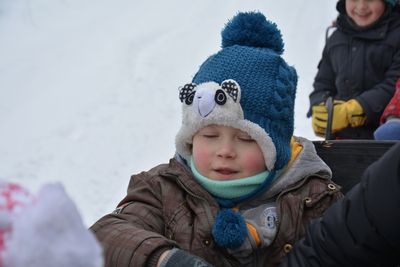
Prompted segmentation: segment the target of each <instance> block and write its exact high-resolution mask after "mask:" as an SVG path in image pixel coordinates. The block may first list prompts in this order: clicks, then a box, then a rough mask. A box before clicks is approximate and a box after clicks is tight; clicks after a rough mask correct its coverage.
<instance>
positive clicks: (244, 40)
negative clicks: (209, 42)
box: [221, 12, 284, 54]
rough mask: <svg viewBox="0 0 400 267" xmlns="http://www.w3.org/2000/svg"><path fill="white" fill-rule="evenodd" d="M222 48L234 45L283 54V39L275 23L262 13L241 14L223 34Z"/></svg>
mask: <svg viewBox="0 0 400 267" xmlns="http://www.w3.org/2000/svg"><path fill="white" fill-rule="evenodd" d="M221 36H222V48H226V47H229V46H233V45H241V46H249V47H260V48H269V49H272V50H274V51H275V52H276V53H278V54H282V53H283V47H284V43H283V39H282V34H281V32H280V31H279V29H278V27H277V26H276V24H275V23H273V22H271V21H269V20H267V19H266V18H265V16H264V15H263V14H262V13H260V12H241V13H238V14H237V15H236V16H235V17H233V19H231V20H230V21H229V22H228V23H227V24H226V25H225V28H224V29H223V31H222V32H221Z"/></svg>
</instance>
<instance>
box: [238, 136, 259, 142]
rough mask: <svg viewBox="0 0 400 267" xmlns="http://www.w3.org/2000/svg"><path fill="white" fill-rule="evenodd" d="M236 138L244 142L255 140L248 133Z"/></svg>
mask: <svg viewBox="0 0 400 267" xmlns="http://www.w3.org/2000/svg"><path fill="white" fill-rule="evenodd" d="M238 139H239V140H240V141H244V142H255V140H254V139H253V138H251V136H250V135H243V136H238Z"/></svg>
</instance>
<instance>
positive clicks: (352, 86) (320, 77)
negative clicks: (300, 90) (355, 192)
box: [308, 1, 400, 139]
mask: <svg viewBox="0 0 400 267" xmlns="http://www.w3.org/2000/svg"><path fill="white" fill-rule="evenodd" d="M337 8H338V11H339V13H340V14H339V17H338V19H337V30H336V31H334V32H333V34H332V35H331V36H330V38H329V39H328V40H327V42H326V45H325V48H324V50H323V54H322V59H321V61H320V63H319V65H318V73H317V75H316V77H315V80H314V91H313V92H312V93H311V94H310V104H311V107H312V106H313V105H318V104H320V103H322V102H324V101H325V100H326V99H327V97H328V96H332V97H334V98H335V99H339V100H345V101H347V100H349V99H356V100H357V101H358V102H359V103H360V104H361V106H362V108H363V110H364V112H365V114H366V116H367V121H366V124H365V125H364V126H362V127H357V128H350V127H349V128H346V129H344V130H343V131H339V132H338V133H336V137H339V138H347V139H372V138H373V136H372V133H373V131H374V129H376V128H377V127H378V126H379V119H380V116H381V114H382V112H383V110H384V108H385V107H386V105H387V104H388V102H389V100H390V99H391V97H392V96H393V93H394V88H395V82H396V80H397V79H398V77H399V75H400V11H399V10H398V9H399V7H396V8H394V9H392V7H387V8H386V11H385V13H384V14H383V15H382V16H381V18H380V19H379V20H378V21H377V22H375V23H374V24H373V25H371V26H369V27H368V28H359V27H357V26H356V25H355V24H354V23H353V22H352V21H351V19H350V18H349V17H347V15H346V11H345V9H344V1H339V2H338V5H337ZM310 111H311V109H310ZM308 115H309V116H310V115H311V112H309V114H308Z"/></svg>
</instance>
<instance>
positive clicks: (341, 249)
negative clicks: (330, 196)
mask: <svg viewBox="0 0 400 267" xmlns="http://www.w3.org/2000/svg"><path fill="white" fill-rule="evenodd" d="M399 211H400V143H398V144H397V145H394V146H393V147H392V148H391V149H390V150H389V151H388V152H387V153H386V154H385V155H384V156H383V157H382V158H381V159H380V160H378V161H377V162H375V163H374V164H372V165H371V166H370V167H369V168H368V169H367V170H366V171H365V173H364V175H363V177H362V179H361V182H360V183H359V184H357V185H356V186H355V187H354V188H353V189H352V190H351V191H349V192H348V193H347V194H346V196H345V197H344V198H343V199H341V200H339V201H338V202H337V203H335V204H334V205H332V207H330V208H329V209H328V210H327V211H326V213H325V215H324V217H323V218H321V219H317V220H315V221H313V222H312V223H311V225H310V226H309V228H308V230H307V233H306V236H305V238H304V239H302V240H301V241H299V242H298V243H297V244H296V245H295V247H294V249H293V250H292V252H291V253H289V254H288V255H287V257H286V258H285V259H284V261H283V263H282V265H281V267H300V266H304V267H317V266H321V267H330V266H342V267H345V266H364V267H365V266H399V265H398V264H399V263H400V254H399V251H400V227H399V226H400V212H399Z"/></svg>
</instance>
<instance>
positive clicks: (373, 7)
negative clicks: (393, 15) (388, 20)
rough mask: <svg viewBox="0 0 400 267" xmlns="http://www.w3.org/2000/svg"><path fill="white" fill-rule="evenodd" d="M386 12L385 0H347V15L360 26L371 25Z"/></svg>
mask: <svg viewBox="0 0 400 267" xmlns="http://www.w3.org/2000/svg"><path fill="white" fill-rule="evenodd" d="M384 12H385V3H384V2H383V0H346V13H347V15H348V16H349V17H350V18H351V19H352V20H353V21H354V22H355V23H356V24H357V25H358V26H360V27H366V26H369V25H371V24H372V23H374V22H375V21H377V20H378V19H379V18H380V17H381V16H382V14H383V13H384Z"/></svg>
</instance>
